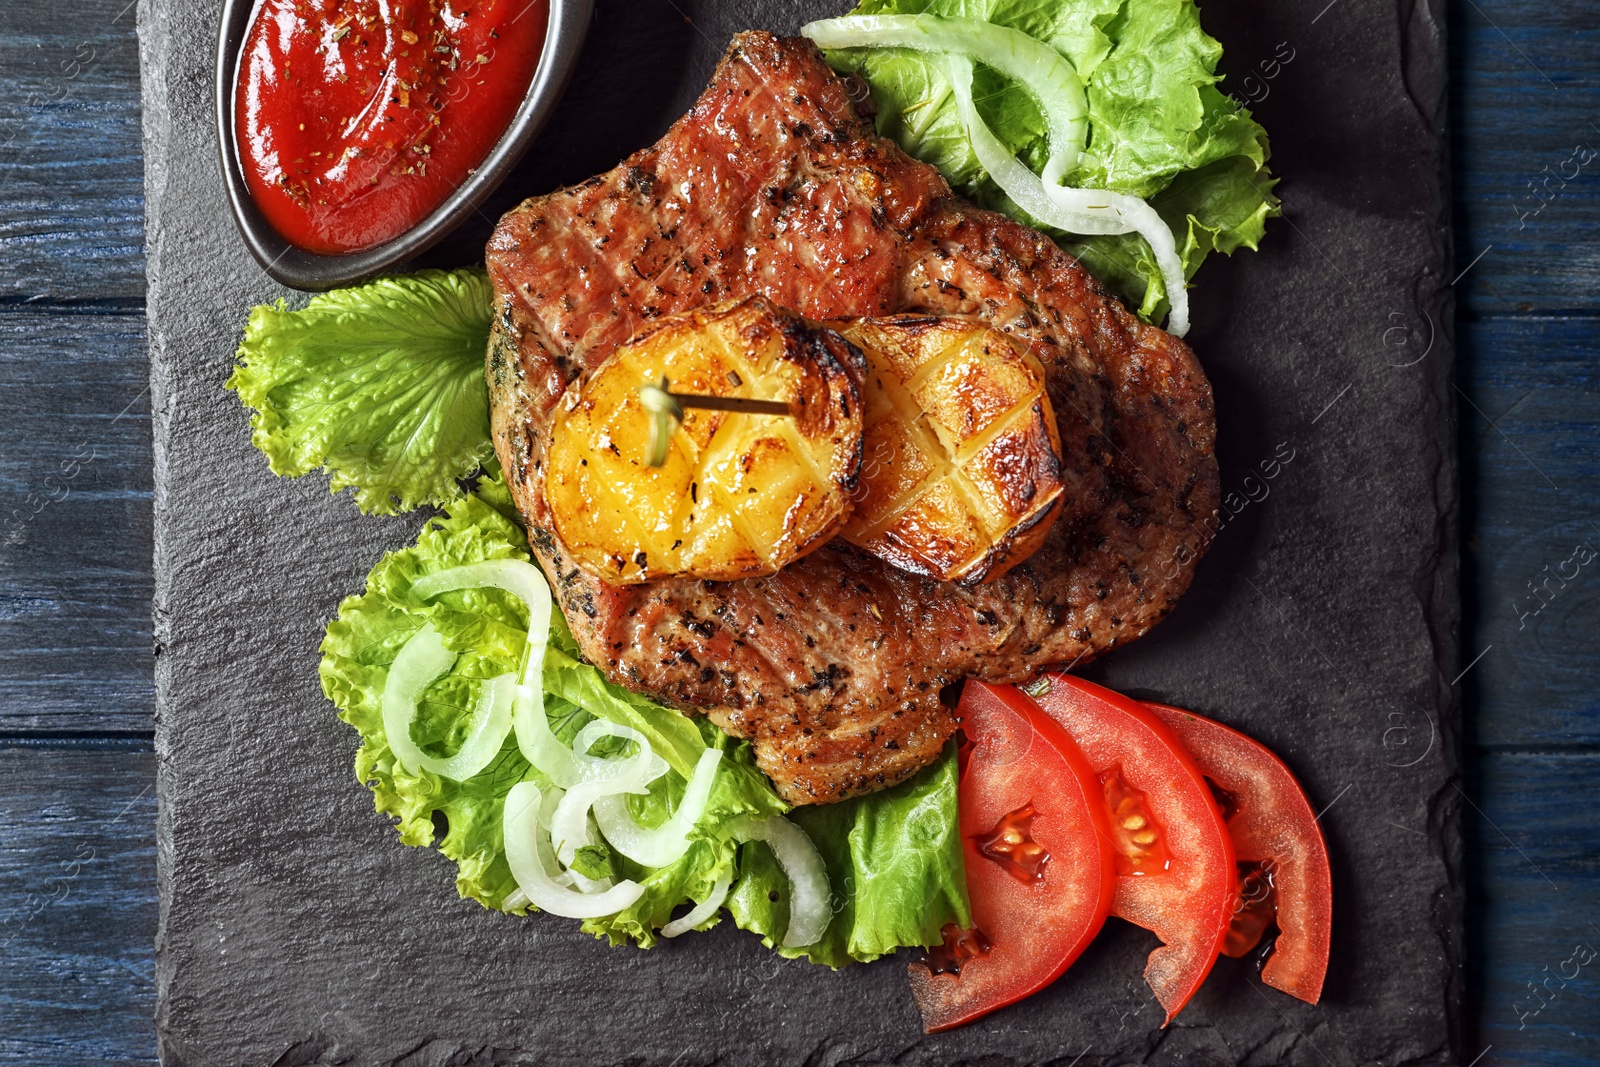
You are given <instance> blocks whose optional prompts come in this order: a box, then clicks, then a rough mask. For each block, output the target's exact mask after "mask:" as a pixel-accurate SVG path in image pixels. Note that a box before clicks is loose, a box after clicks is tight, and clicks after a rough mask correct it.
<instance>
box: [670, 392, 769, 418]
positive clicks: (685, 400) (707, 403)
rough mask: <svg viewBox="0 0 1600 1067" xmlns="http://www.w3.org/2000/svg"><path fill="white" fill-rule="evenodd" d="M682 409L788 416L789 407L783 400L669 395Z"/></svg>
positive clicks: (686, 394) (687, 394) (691, 394)
mask: <svg viewBox="0 0 1600 1067" xmlns="http://www.w3.org/2000/svg"><path fill="white" fill-rule="evenodd" d="M667 395H668V396H670V397H671V398H672V399H674V400H676V401H677V402H678V404H679V405H680V406H681V407H686V408H704V409H705V410H707V411H737V412H740V413H742V414H745V415H788V414H789V405H788V404H786V403H784V402H783V401H782V400H752V399H748V398H746V397H742V396H699V395H696V394H694V393H668V394H667Z"/></svg>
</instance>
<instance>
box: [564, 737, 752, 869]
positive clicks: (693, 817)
mask: <svg viewBox="0 0 1600 1067" xmlns="http://www.w3.org/2000/svg"><path fill="white" fill-rule="evenodd" d="M721 762H722V753H721V752H720V751H719V750H717V749H714V748H708V749H706V750H705V751H704V752H702V753H701V754H700V761H699V762H698V763H696V764H695V767H694V774H692V775H691V776H690V777H689V784H688V785H687V786H685V787H684V790H683V800H682V801H681V802H680V803H679V804H678V810H677V811H675V812H673V813H672V816H671V817H670V818H668V819H667V820H666V821H665V822H663V823H662V824H661V825H660V826H657V827H654V828H653V829H646V828H645V827H643V826H640V825H639V823H638V821H637V820H635V819H634V817H633V813H632V812H631V811H629V810H628V801H627V798H626V797H623V796H621V795H620V794H611V795H609V796H602V797H599V798H598V799H597V800H596V801H595V805H594V817H595V821H596V822H598V823H599V824H600V832H601V833H602V834H604V835H605V838H606V841H607V842H608V843H609V844H610V845H611V847H612V848H614V849H616V850H617V851H618V852H620V853H622V854H623V855H624V856H626V857H628V858H629V859H630V860H632V861H633V862H635V863H637V864H639V865H641V866H644V867H666V866H669V865H671V864H673V863H676V862H677V861H678V860H679V859H681V858H682V857H683V854H684V853H685V852H687V851H689V834H690V832H691V831H693V830H694V827H695V824H696V823H698V822H699V821H700V817H701V816H702V815H704V814H705V811H706V805H707V804H708V803H710V801H711V786H712V784H713V783H714V782H715V781H716V777H717V766H718V765H719V764H720V763H721Z"/></svg>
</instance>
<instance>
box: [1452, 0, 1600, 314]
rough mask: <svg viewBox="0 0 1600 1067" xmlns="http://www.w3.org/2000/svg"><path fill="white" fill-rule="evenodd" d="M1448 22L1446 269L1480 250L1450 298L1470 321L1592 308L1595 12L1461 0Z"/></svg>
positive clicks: (1598, 293) (1556, 3) (1597, 83)
mask: <svg viewBox="0 0 1600 1067" xmlns="http://www.w3.org/2000/svg"><path fill="white" fill-rule="evenodd" d="M1451 14H1452V16H1453V21H1452V23H1451V26H1450V36H1451V50H1452V52H1453V53H1454V54H1453V56H1452V59H1453V61H1454V62H1453V71H1452V74H1453V77H1454V79H1455V80H1454V84H1453V105H1452V111H1453V120H1454V124H1455V128H1454V130H1453V134H1454V144H1453V145H1452V148H1451V154H1452V160H1453V163H1454V169H1455V174H1454V178H1455V190H1454V192H1455V199H1456V212H1457V233H1456V264H1457V270H1461V269H1464V268H1466V267H1467V266H1468V264H1469V263H1471V261H1472V260H1473V259H1474V257H1476V256H1478V255H1479V253H1480V252H1483V251H1484V249H1486V248H1488V249H1489V251H1488V252H1487V254H1485V255H1484V256H1483V258H1482V260H1480V261H1479V262H1478V264H1477V266H1475V267H1473V268H1472V270H1471V272H1470V273H1469V274H1468V275H1467V276H1466V277H1465V278H1464V279H1462V285H1461V286H1460V287H1459V288H1458V290H1457V295H1458V296H1459V297H1460V298H1461V299H1462V300H1463V302H1464V306H1465V307H1466V308H1468V309H1469V310H1472V311H1475V312H1477V313H1486V312H1490V311H1501V312H1515V311H1533V310H1544V309H1548V310H1554V311H1568V310H1591V311H1592V310H1600V284H1597V282H1600V63H1597V62H1596V56H1600V19H1597V18H1596V17H1595V11H1594V5H1593V4H1592V3H1590V2H1589V0H1538V2H1535V0H1466V2H1465V3H1457V4H1455V5H1453V6H1452V10H1451ZM1585 160H1586V161H1587V162H1585ZM1490 246H1492V247H1490Z"/></svg>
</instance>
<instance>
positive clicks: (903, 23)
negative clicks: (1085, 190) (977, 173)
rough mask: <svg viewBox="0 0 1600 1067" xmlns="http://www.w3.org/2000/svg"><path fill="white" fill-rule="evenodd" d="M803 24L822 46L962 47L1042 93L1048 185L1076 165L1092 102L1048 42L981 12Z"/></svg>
mask: <svg viewBox="0 0 1600 1067" xmlns="http://www.w3.org/2000/svg"><path fill="white" fill-rule="evenodd" d="M800 32H801V33H802V34H804V35H805V36H807V37H809V38H811V40H812V41H814V42H816V45H817V47H818V48H863V47H866V48H873V47H875V48H910V49H913V50H915V51H919V52H933V53H936V54H940V55H950V54H955V55H962V56H966V57H969V58H970V59H976V60H978V61H979V62H980V63H983V64H985V65H986V66H990V67H993V68H994V69H995V70H997V71H999V72H1000V73H1001V74H1004V75H1005V76H1006V77H1008V78H1011V79H1012V80H1013V81H1015V82H1016V83H1017V84H1018V85H1020V86H1022V88H1024V89H1026V90H1027V91H1028V93H1029V94H1030V95H1031V96H1032V97H1033V98H1034V100H1036V101H1038V104H1039V110H1040V111H1042V112H1044V119H1045V124H1046V125H1047V126H1048V127H1049V147H1050V155H1049V157H1048V158H1047V159H1046V160H1045V164H1044V181H1045V184H1046V185H1058V184H1060V182H1061V180H1062V179H1063V178H1064V177H1066V175H1067V172H1068V171H1070V170H1072V169H1073V168H1074V167H1076V166H1077V165H1078V157H1079V156H1080V155H1081V154H1082V152H1083V148H1084V145H1085V144H1086V143H1087V142H1088V132H1089V102H1088V98H1087V97H1086V96H1085V95H1084V91H1083V79H1082V78H1080V77H1078V71H1077V68H1075V67H1074V66H1073V65H1072V63H1071V61H1070V60H1068V59H1067V57H1066V56H1063V55H1062V54H1061V53H1060V52H1058V51H1056V50H1055V49H1054V48H1052V47H1050V45H1048V44H1046V43H1045V42H1043V41H1041V40H1038V39H1037V38H1034V37H1029V36H1028V35H1027V34H1025V33H1023V32H1022V31H1021V30H1014V29H1012V28H1011V27H1009V26H1000V25H997V24H995V23H993V22H982V21H979V20H977V19H966V18H943V17H940V16H938V15H926V14H922V15H846V16H844V17H842V18H835V19H821V20H819V21H817V22H812V23H808V24H807V25H805V26H803V27H802V28H801V30H800ZM985 169H987V167H986V168H985ZM1030 173H1031V172H1030ZM1074 232H1079V231H1074Z"/></svg>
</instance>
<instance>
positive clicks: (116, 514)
mask: <svg viewBox="0 0 1600 1067" xmlns="http://www.w3.org/2000/svg"><path fill="white" fill-rule="evenodd" d="M144 344H145V335H144V318H143V316H142V315H137V314H135V315H127V314H114V315H106V314H92V313H64V312H62V313H45V312H40V311H33V310H25V309H20V308H11V309H9V310H0V380H4V381H5V383H6V385H7V386H8V388H5V389H0V677H4V678H5V679H7V684H6V685H5V686H4V688H3V689H0V734H7V733H10V734H14V733H17V732H19V731H48V732H57V733H59V732H62V731H83V732H103V731H112V732H118V733H127V732H136V733H147V732H148V731H149V730H150V715H151V711H152V708H153V706H154V702H153V697H152V689H151V685H152V683H151V673H152V670H153V660H152V657H151V637H150V633H151V628H150V589H151V579H150V552H151V548H150V494H151V490H150V463H151V452H150V449H151V444H150V409H149V404H148V401H147V395H148V391H147V384H146V378H145V360H144Z"/></svg>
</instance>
